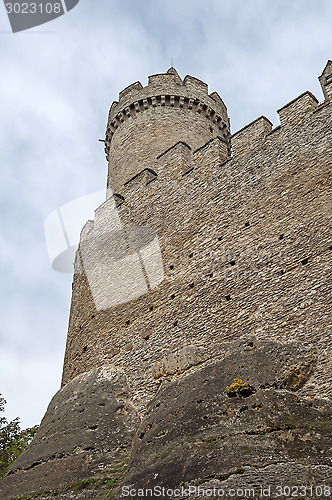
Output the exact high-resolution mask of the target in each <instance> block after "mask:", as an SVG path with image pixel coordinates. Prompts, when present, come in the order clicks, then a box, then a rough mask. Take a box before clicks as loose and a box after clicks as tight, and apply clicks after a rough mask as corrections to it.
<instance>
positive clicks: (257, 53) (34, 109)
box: [0, 0, 332, 427]
mask: <svg viewBox="0 0 332 500" xmlns="http://www.w3.org/2000/svg"><path fill="white" fill-rule="evenodd" d="M331 19H332V2H331V0H310V1H309V0H298V1H295V0H291V1H290V0H280V1H278V0H273V1H272V0H250V1H248V0H227V1H226V0H162V1H161V0H94V1H91V0H90V1H88V0H81V1H80V3H79V4H78V5H77V6H76V7H75V8H74V9H73V10H72V11H70V12H69V13H68V14H66V15H65V16H62V17H60V18H58V19H56V20H54V21H52V22H50V23H48V24H45V25H43V26H40V27H38V28H35V29H32V30H29V31H26V32H22V33H17V34H12V33H11V31H10V25H9V22H8V19H7V16H6V12H5V8H4V6H3V4H2V3H1V4H0V56H1V79H0V100H1V106H0V112H1V115H0V116H1V120H0V128H1V133H0V155H1V178H0V179H1V180H0V186H1V199H0V203H1V232H0V237H1V245H0V273H1V285H2V286H1V311H0V392H1V393H2V394H3V396H4V397H5V399H6V400H7V408H6V415H7V417H8V418H10V419H12V418H14V417H16V416H19V417H20V419H21V422H22V426H23V427H27V426H32V425H34V424H37V423H39V422H40V420H41V418H42V416H43V414H44V413H45V411H46V408H47V405H48V403H49V401H50V399H51V397H52V396H53V395H54V393H55V392H56V391H57V390H58V389H59V386H60V380H61V371H62V364H63V355H64V349H65V340H66V334H67V323H68V315H69V307H70V294H71V279H72V277H71V276H70V275H65V274H60V273H56V272H55V271H53V270H52V268H51V266H50V263H49V260H48V256H47V251H46V245H45V239H44V228H43V224H44V219H45V217H47V215H48V214H49V213H50V212H52V211H53V210H54V209H56V208H57V207H59V206H60V205H62V204H63V203H66V202H69V201H71V200H74V199H75V198H77V197H80V196H83V195H87V194H89V193H91V192H94V191H97V190H100V189H103V188H104V187H105V182H106V172H107V164H106V161H105V157H104V152H103V145H102V143H100V142H98V139H99V138H103V137H104V134H105V127H106V119H107V113H108V110H109V107H110V105H111V103H112V101H113V100H116V99H117V98H118V93H119V91H121V90H122V89H123V88H124V87H126V86H127V85H129V84H130V83H132V82H135V81H137V80H140V81H141V82H142V84H143V85H146V84H147V76H148V75H150V74H154V73H161V72H165V71H167V69H168V68H169V66H170V65H171V58H173V61H174V66H175V68H176V69H177V71H178V72H179V74H180V76H181V77H184V76H185V75H186V74H190V75H193V76H196V77H198V78H200V79H202V80H203V81H205V82H207V83H208V84H209V90H210V92H212V91H214V90H216V91H217V92H218V93H219V94H220V95H221V97H222V98H223V99H224V101H225V103H226V105H227V107H228V111H229V116H230V119H231V126H232V131H233V132H235V131H236V130H238V129H240V128H242V127H243V126H244V125H246V124H247V123H249V122H250V121H252V120H254V119H255V118H257V117H259V116H261V115H265V116H267V117H268V118H269V119H270V120H271V121H272V122H273V123H274V125H275V126H276V125H278V123H279V122H278V115H277V113H276V110H277V109H279V108H280V107H282V106H283V105H284V104H286V103H287V102H289V101H290V100H291V99H293V98H294V97H296V96H298V95H299V94H301V93H302V92H304V91H306V90H310V91H311V92H313V93H314V94H315V95H316V97H317V98H318V100H319V101H322V93H321V90H320V87H319V84H318V80H317V76H318V75H320V74H321V72H322V70H323V68H324V66H325V63H326V62H327V60H328V59H329V58H330V59H332V30H331Z"/></svg>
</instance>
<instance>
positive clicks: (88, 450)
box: [1, 336, 332, 500]
mask: <svg viewBox="0 0 332 500" xmlns="http://www.w3.org/2000/svg"><path fill="white" fill-rule="evenodd" d="M216 352H218V350H217V351H216ZM184 356H185V354H184V351H183V352H182V357H181V358H180V359H181V367H180V368H181V369H179V370H176V369H175V368H174V366H175V365H174V362H173V361H174V359H176V356H174V359H173V358H172V359H171V361H172V362H171V364H169V365H167V363H166V361H165V362H164V363H163V370H162V372H163V375H162V378H163V384H162V388H161V390H160V391H159V392H158V394H157V395H156V396H155V397H154V399H153V400H152V401H151V402H150V405H149V407H148V410H147V411H146V412H145V414H144V415H143V416H141V418H140V423H139V419H138V412H137V411H136V410H135V408H133V406H132V404H131V402H130V398H131V392H130V388H129V387H128V385H127V383H126V379H125V377H124V376H123V375H122V374H121V373H118V372H117V371H115V370H114V369H112V368H111V367H102V368H99V369H95V370H92V371H91V372H89V373H87V374H85V375H83V376H82V375H80V376H78V377H76V378H75V379H74V380H73V381H72V382H70V383H69V384H67V385H66V386H65V388H64V389H63V390H62V391H60V392H59V393H58V394H57V395H56V396H55V397H54V399H53V400H52V402H51V404H50V406H49V409H48V411H47V413H46V415H45V417H44V420H43V422H42V425H41V427H40V430H39V432H38V434H37V435H36V438H35V439H34V441H33V443H32V445H31V447H30V448H29V449H28V450H27V452H25V453H24V454H23V455H22V456H21V457H20V458H19V460H18V461H17V462H16V463H15V465H14V467H13V468H12V469H11V471H10V474H9V476H8V477H7V478H6V479H5V481H4V483H3V485H4V487H3V489H2V491H1V495H2V496H1V498H3V499H12V498H18V493H19V494H21V495H22V492H25V493H26V494H30V495H35V498H59V499H63V500H65V499H69V498H77V499H92V498H96V499H98V498H100V499H101V498H114V496H115V495H117V496H116V498H118V499H120V498H125V497H126V496H127V494H128V491H129V490H131V495H130V498H144V495H143V494H142V492H139V490H140V489H144V490H145V489H148V490H152V498H157V497H158V494H157V493H158V491H159V490H158V488H166V489H169V490H170V491H169V494H168V495H167V496H166V498H186V494H188V492H189V488H191V490H190V495H191V497H192V498H205V494H204V493H202V491H203V490H206V491H210V490H211V489H212V490H213V488H215V489H216V490H215V491H217V490H218V489H219V492H221V491H222V490H223V491H224V492H225V494H226V492H227V491H229V490H230V489H232V488H233V489H234V488H235V489H236V490H238V492H240V493H241V490H243V491H244V490H245V489H247V490H248V491H249V490H250V491H254V492H255V495H257V496H259V493H260V491H261V489H264V488H265V492H267V489H268V488H270V490H269V491H270V497H271V498H280V495H279V496H278V495H277V493H278V491H279V490H278V489H277V487H282V488H295V487H300V486H305V487H306V488H309V487H310V485H311V486H312V487H313V485H314V487H322V486H325V487H326V488H328V487H332V484H331V482H332V467H331V465H332V464H331V458H332V453H331V450H332V439H331V430H332V423H331V414H332V410H331V404H330V401H329V400H327V399H319V398H317V399H315V398H312V397H311V398H306V397H301V392H302V391H304V388H305V384H306V383H307V381H309V380H310V378H311V377H312V376H313V374H314V370H315V365H316V361H317V359H316V358H317V355H316V352H315V351H314V350H312V349H310V348H308V347H306V346H304V345H301V344H300V343H298V342H289V343H280V342H275V341H267V340H258V339H257V338H255V337H253V336H245V337H243V338H242V339H239V340H237V341H236V342H234V343H232V344H231V343H226V344H225V345H224V349H223V350H222V349H221V347H220V349H219V354H218V355H217V356H216V357H214V358H211V360H210V364H204V365H203V366H202V367H200V366H197V364H196V360H197V359H200V358H199V356H198V354H197V353H196V354H193V352H191V351H190V352H189V360H190V362H189V361H188V363H187V365H186V363H185V361H184V359H183V358H184ZM185 365H186V368H187V369H186V371H185V372H184V373H183V372H182V370H183V369H184V366H185ZM168 372H171V374H169V373H168ZM235 378H240V379H241V380H242V382H243V385H244V384H246V386H245V387H246V390H241V388H240V390H231V391H230V390H227V387H230V386H231V384H232V382H233V381H234V379H235ZM248 388H249V389H248ZM138 424H139V425H138ZM129 454H130V458H129V464H128V469H127V462H128V456H129ZM126 469H127V470H126ZM154 488H157V489H156V490H154ZM171 490H172V491H173V492H174V491H175V493H174V495H173V496H172V495H171V494H170V493H171ZM38 491H39V493H37V492H38ZM51 491H53V493H52V495H51V493H50V492H51ZM285 491H286V493H287V491H288V490H287V489H286V490H285ZM294 491H295V490H294ZM298 491H299V492H300V490H298ZM308 491H309V490H308ZM325 491H327V490H325ZM16 492H17V494H16ZM315 492H316V490H312V491H311V493H312V494H311V495H310V494H309V493H310V492H308V498H315V495H314V493H315ZM319 492H320V490H318V493H319ZM315 494H316V493H315ZM181 495H182V496H181ZM146 496H149V494H148V495H146ZM150 497H151V495H150ZM286 497H287V495H285V498H286ZM318 497H319V495H317V498H318ZM321 497H323V495H321ZM237 498H242V497H241V495H238V496H237ZM243 498H245V496H243ZM281 498H283V497H282V496H281Z"/></svg>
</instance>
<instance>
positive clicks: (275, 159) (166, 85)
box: [0, 61, 332, 500]
mask: <svg viewBox="0 0 332 500" xmlns="http://www.w3.org/2000/svg"><path fill="white" fill-rule="evenodd" d="M319 80H320V83H321V86H322V89H323V94H324V99H325V100H324V102H323V103H322V104H319V103H318V101H317V99H316V98H315V96H314V95H312V94H311V93H310V92H304V93H303V94H302V95H300V96H299V97H297V98H296V99H294V100H293V101H291V102H290V103H288V104H286V105H285V106H284V107H283V108H281V109H280V110H279V111H278V113H279V117H280V125H279V126H277V127H275V128H272V124H271V122H270V121H269V120H268V119H267V118H265V117H264V116H262V117H260V118H258V119H257V120H255V121H254V122H252V123H250V124H249V125H247V126H246V127H244V128H243V129H242V130H239V131H238V132H236V133H235V134H233V135H231V131H230V122H229V118H228V114H227V108H226V106H225V104H224V102H223V101H222V99H221V97H220V96H219V95H218V94H217V92H212V93H210V94H209V93H208V87H207V85H206V84H205V83H204V82H202V81H200V80H198V79H196V78H194V77H192V76H186V77H185V79H184V80H182V79H181V78H180V76H179V75H178V73H177V72H176V70H175V69H174V68H170V69H169V70H168V71H167V73H166V74H158V75H153V76H150V77H149V80H148V85H147V86H146V87H143V86H142V85H141V83H139V82H136V83H134V84H132V85H130V86H129V87H127V88H126V89H124V90H123V91H122V92H121V93H120V95H119V101H115V102H113V104H112V106H111V109H110V112H109V117H108V124H107V131H106V137H105V152H106V156H107V161H108V165H109V169H108V180H107V188H108V189H107V199H106V201H105V202H104V203H103V204H102V205H101V206H100V207H98V208H97V209H96V211H95V219H94V221H88V222H87V223H86V225H85V226H84V228H83V230H82V233H81V242H80V245H79V249H78V251H77V255H76V260H75V269H74V279H73V291H72V305H71V312H70V319H69V331H68V338H67V348H66V354H65V361H64V369H63V380H62V389H61V390H60V391H59V392H58V393H57V394H56V395H55V396H54V398H53V399H52V401H51V403H50V405H49V407H48V410H47V412H46V415H45V417H44V419H43V421H42V423H41V426H40V429H39V431H38V433H37V435H36V436H35V438H34V440H33V442H32V443H31V445H30V446H29V447H28V449H27V450H26V452H24V453H23V454H22V455H21V456H20V457H19V458H18V460H17V461H16V462H15V464H14V465H13V467H12V469H11V470H10V472H9V474H8V476H7V477H6V478H5V480H4V481H3V482H2V483H1V484H0V496H1V498H2V499H4V500H5V499H17V498H21V499H23V498H59V499H60V498H61V499H69V498H80V499H92V498H95V499H98V498H100V499H101V498H124V497H126V496H129V493H128V492H130V496H129V497H130V498H145V497H148V496H149V493H147V494H145V493H146V492H147V491H148V492H150V491H151V492H152V493H151V495H150V498H157V497H160V496H161V495H158V491H159V490H158V488H159V487H164V488H168V492H167V494H166V493H165V495H164V498H170V499H171V498H172V499H173V498H174V499H175V498H187V497H188V492H190V496H191V497H192V498H205V493H204V492H206V491H215V492H217V493H215V498H221V497H225V498H227V492H228V495H229V496H233V497H235V498H247V496H248V495H247V494H246V491H250V492H254V493H253V495H252V494H251V496H259V495H260V496H262V495H263V492H264V491H265V493H266V495H265V496H268V494H267V492H268V493H269V497H270V498H288V497H289V496H291V495H290V494H288V492H289V491H290V492H293V493H294V492H298V496H302V497H303V495H300V491H302V492H304V494H305V495H306V497H307V498H324V497H325V498H329V497H330V495H331V493H332V464H331V457H332V455H331V450H332V443H331V429H332V427H331V413H332V411H331V404H330V399H329V398H331V397H332V384H331V375H332V361H331V360H332V348H331V345H332V344H331V342H332V323H331V318H332V305H331V298H332V296H331V256H332V238H331V214H332V197H331V167H332V156H331V146H332V127H331V124H332V121H331V110H332V61H328V63H327V65H326V67H325V69H324V71H323V73H322V75H321V76H320V77H319ZM234 379H240V380H238V381H237V383H235V384H234V383H233V382H234ZM301 487H302V488H304V489H302V490H300V488H301ZM195 488H196V489H195ZM213 488H214V490H213ZM264 488H265V490H264ZM280 488H281V489H280ZM292 488H293V489H292ZM296 488H297V489H296ZM310 488H311V490H310ZM233 490H234V491H236V495H237V496H235V495H232V494H231V493H230V491H233ZM221 491H223V492H224V493H223V494H222V493H221ZM178 492H179V493H178ZM218 492H219V493H218ZM320 492H322V493H321V494H320ZM29 495H30V496H29ZM263 496H264V495H263ZM293 496H297V495H293ZM161 497H163V496H161Z"/></svg>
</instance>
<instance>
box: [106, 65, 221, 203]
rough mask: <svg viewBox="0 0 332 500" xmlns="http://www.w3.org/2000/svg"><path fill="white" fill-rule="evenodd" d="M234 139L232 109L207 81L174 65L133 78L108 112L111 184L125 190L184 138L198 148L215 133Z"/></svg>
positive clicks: (118, 192)
mask: <svg viewBox="0 0 332 500" xmlns="http://www.w3.org/2000/svg"><path fill="white" fill-rule="evenodd" d="M217 136H219V137H221V138H223V139H224V140H226V141H227V142H228V143H229V139H230V130H229V119H228V115H227V109H226V106H225V104H224V102H223V101H222V99H221V98H220V97H219V95H218V94H217V93H216V92H213V93H212V94H208V86H207V84H206V83H204V82H202V81H201V80H198V79H197V78H194V77H192V76H186V77H185V78H184V80H182V79H181V78H180V76H179V75H178V73H177V72H176V70H175V69H174V68H170V69H169V70H168V71H167V73H166V74H158V75H153V76H150V77H149V80H148V85H147V86H146V87H142V85H141V83H140V82H136V83H133V84H132V85H129V87H127V88H125V89H124V90H123V91H122V92H120V94H119V101H118V102H117V101H114V102H113V104H112V106H111V109H110V112H109V117H108V125H107V132H106V140H105V152H106V157H107V161H108V182H107V187H108V190H111V191H112V192H113V193H114V194H122V192H123V189H124V185H125V184H126V182H128V181H129V180H130V179H132V178H133V177H134V176H135V175H136V174H138V173H139V172H141V171H142V170H144V168H150V169H153V170H154V169H156V168H157V157H158V156H159V155H160V154H162V153H163V152H165V151H166V150H167V149H168V148H170V147H171V146H173V145H174V144H176V143H177V142H179V141H183V142H186V143H187V144H188V145H189V146H190V147H191V149H192V150H193V151H194V150H196V149H198V148H199V147H201V146H203V145H204V144H206V143H207V142H208V141H209V140H211V139H213V138H215V137H217Z"/></svg>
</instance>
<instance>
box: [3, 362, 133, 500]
mask: <svg viewBox="0 0 332 500" xmlns="http://www.w3.org/2000/svg"><path fill="white" fill-rule="evenodd" d="M131 396H132V395H131V393H130V389H129V387H128V385H127V382H126V377H125V375H124V374H123V373H120V372H118V371H116V370H114V368H112V367H109V366H103V367H101V368H97V369H94V370H92V371H90V372H87V373H85V374H83V375H79V376H78V377H76V378H75V379H74V380H72V381H71V382H70V383H69V384H67V385H66V386H65V387H64V388H63V389H62V390H61V391H59V392H58V393H57V394H56V395H55V396H54V398H53V399H52V401H51V403H50V405H49V407H48V410H47V412H46V414H45V417H44V418H43V420H42V423H41V426H40V428H39V430H38V432H37V434H36V436H35V438H34V440H33V442H32V443H31V445H30V446H29V448H28V450H27V451H25V452H24V453H22V455H21V456H20V457H19V458H18V459H17V460H16V462H15V464H14V465H13V467H12V468H11V470H10V472H9V474H8V476H7V477H6V478H5V479H4V481H3V482H2V483H0V498H1V499H2V500H6V499H13V498H16V497H17V496H18V495H24V494H31V493H32V492H36V491H51V490H61V489H63V488H64V489H65V488H66V487H67V486H69V485H71V484H73V483H75V482H77V481H78V480H80V479H84V478H87V477H100V476H108V475H109V473H110V468H112V466H113V465H114V463H116V462H117V461H118V460H119V459H123V456H124V455H125V454H128V453H129V451H128V450H129V449H130V447H131V442H132V438H133V435H134V433H135V430H136V427H137V424H138V416H137V412H136V410H135V408H134V407H133V405H132V403H131V399H132V398H131Z"/></svg>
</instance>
